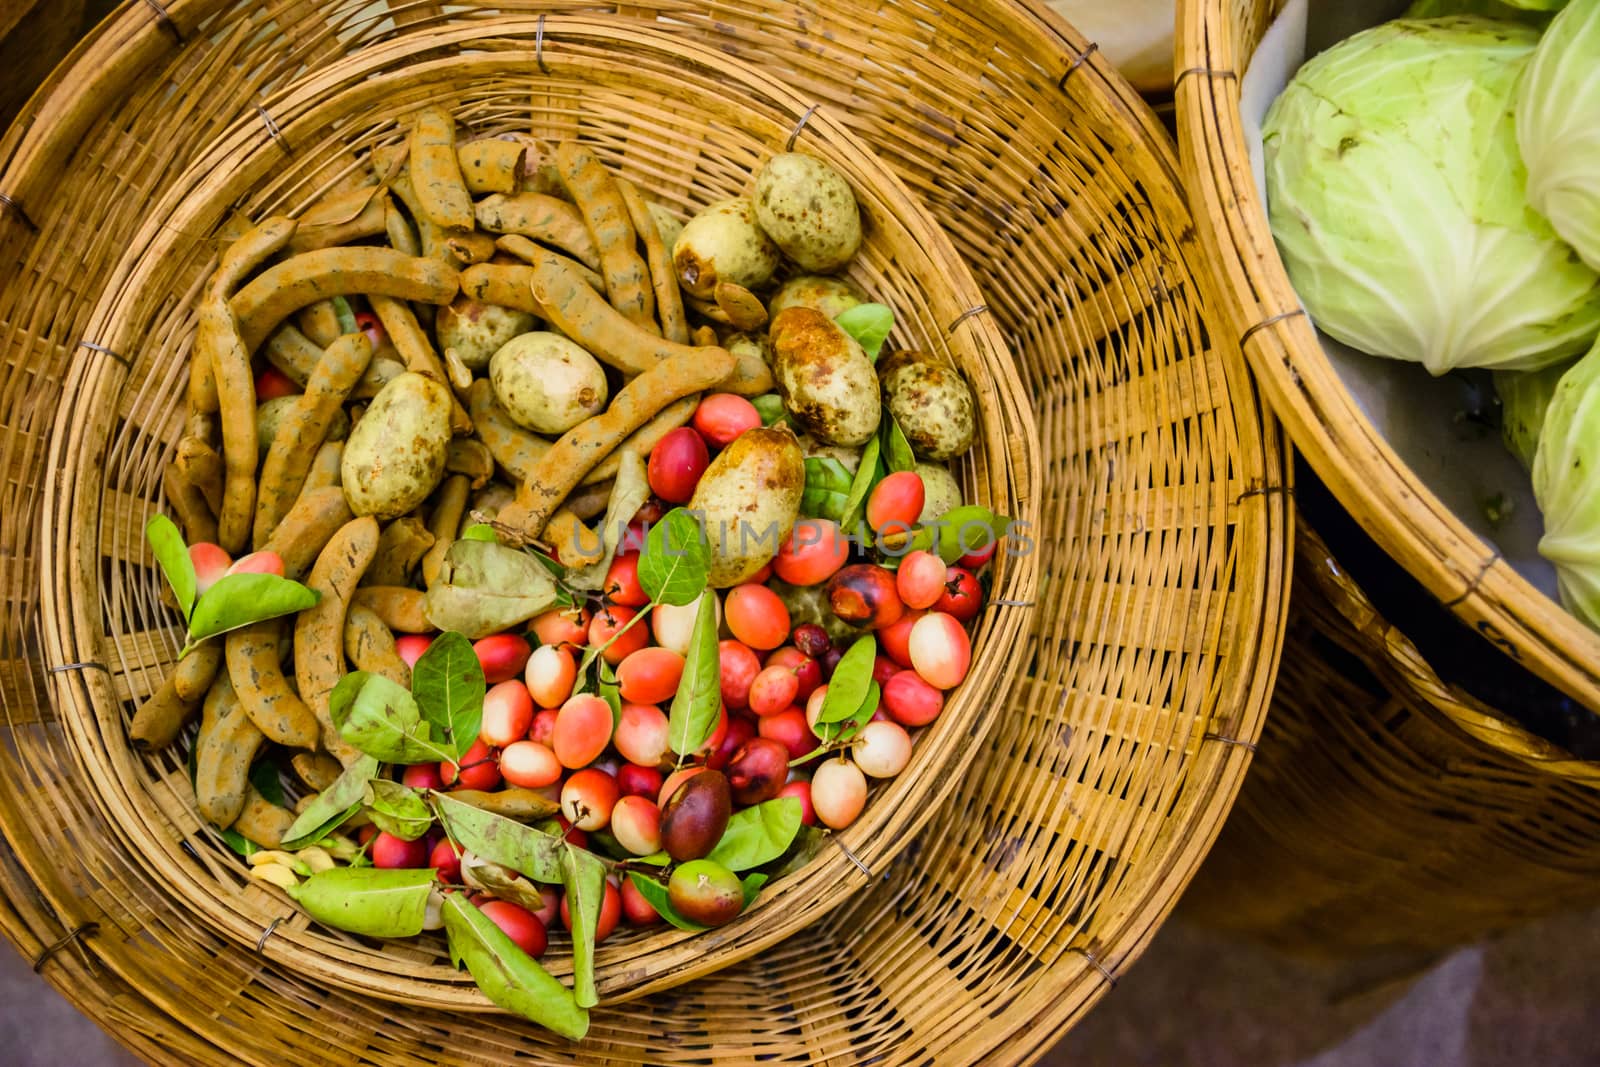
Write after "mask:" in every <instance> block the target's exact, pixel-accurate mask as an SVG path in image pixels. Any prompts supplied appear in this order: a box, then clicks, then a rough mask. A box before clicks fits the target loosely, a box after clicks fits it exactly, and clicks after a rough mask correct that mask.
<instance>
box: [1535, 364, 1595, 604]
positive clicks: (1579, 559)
mask: <svg viewBox="0 0 1600 1067" xmlns="http://www.w3.org/2000/svg"><path fill="white" fill-rule="evenodd" d="M1533 497H1534V499H1535V500H1537V501H1538V502H1539V510H1540V511H1542V512H1543V513H1544V536H1543V537H1542V538H1540V539H1539V553H1540V554H1541V555H1542V556H1544V557H1545V558H1546V559H1548V560H1549V561H1550V562H1551V563H1554V564H1555V566H1556V582H1557V584H1558V586H1559V587H1560V590H1561V602H1562V603H1563V604H1565V605H1566V608H1567V610H1568V611H1570V612H1572V614H1574V615H1576V616H1578V618H1580V619H1582V620H1583V621H1584V622H1586V623H1588V624H1589V626H1591V627H1593V628H1594V629H1597V630H1600V344H1597V345H1596V346H1595V347H1594V348H1593V349H1592V350H1591V351H1590V352H1589V354H1588V355H1586V356H1584V357H1583V358H1582V359H1580V360H1578V362H1576V363H1574V364H1573V365H1572V369H1571V370H1569V371H1567V373H1566V374H1563V375H1562V376H1561V382H1560V383H1559V384H1558V385H1557V386H1556V392H1555V396H1554V397H1552V398H1551V400H1550V407H1549V408H1548V409H1547V410H1546V411H1545V416H1544V428H1543V430H1542V431H1541V432H1540V434H1539V450H1538V452H1537V453H1535V455H1534V457H1533Z"/></svg>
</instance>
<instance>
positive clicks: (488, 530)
mask: <svg viewBox="0 0 1600 1067" xmlns="http://www.w3.org/2000/svg"><path fill="white" fill-rule="evenodd" d="M461 540H463V541H488V542H490V543H491V544H494V543H497V542H498V541H499V540H500V539H499V537H498V536H496V534H495V532H494V527H493V526H490V525H489V524H488V523H486V522H475V523H473V524H472V525H471V526H468V527H467V528H466V529H465V530H462V531H461Z"/></svg>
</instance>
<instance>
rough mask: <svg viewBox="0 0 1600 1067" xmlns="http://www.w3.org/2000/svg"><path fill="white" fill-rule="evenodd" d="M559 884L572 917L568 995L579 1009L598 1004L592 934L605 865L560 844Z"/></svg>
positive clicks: (568, 912) (575, 848) (598, 908)
mask: <svg viewBox="0 0 1600 1067" xmlns="http://www.w3.org/2000/svg"><path fill="white" fill-rule="evenodd" d="M563 845H564V846H565V847H563V848H562V850H561V884H562V885H563V886H564V887H565V888H566V892H567V914H568V915H570V916H572V994H573V996H574V997H575V998H576V999H577V1001H578V1004H579V1006H580V1007H585V1008H592V1007H594V1005H595V1004H596V1003H597V1002H598V1001H599V999H600V998H599V996H598V995H597V994H596V993H595V988H594V934H595V927H596V926H597V925H599V922H600V902H601V901H602V900H603V899H604V898H605V892H606V865H605V864H604V863H602V862H601V861H600V857H599V856H596V855H593V854H592V853H589V852H585V851H584V850H583V849H581V848H577V847H575V846H573V845H570V844H566V843H565V842H563Z"/></svg>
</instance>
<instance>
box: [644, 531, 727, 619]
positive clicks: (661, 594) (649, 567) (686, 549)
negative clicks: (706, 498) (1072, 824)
mask: <svg viewBox="0 0 1600 1067" xmlns="http://www.w3.org/2000/svg"><path fill="white" fill-rule="evenodd" d="M710 566H711V549H710V547H709V546H708V545H707V543H706V538H705V531H704V530H702V529H701V528H700V523H699V522H697V521H696V520H695V517H694V516H693V515H692V514H690V513H689V512H688V511H686V510H684V509H683V508H673V509H672V510H671V511H669V512H667V513H666V514H665V515H663V516H662V517H661V521H660V522H658V523H656V524H655V525H654V526H652V527H651V528H650V534H649V536H648V537H646V538H645V545H644V551H643V552H641V553H640V554H639V585H640V586H641V587H643V589H644V591H645V593H646V594H647V595H648V596H649V597H650V599H651V600H653V601H654V602H656V603H657V604H672V605H673V606H675V607H682V606H683V605H685V604H692V603H693V602H694V599H695V598H696V597H698V596H699V595H700V592H701V590H703V589H704V588H705V587H706V574H707V572H708V571H709V569H710Z"/></svg>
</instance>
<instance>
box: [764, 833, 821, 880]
mask: <svg viewBox="0 0 1600 1067" xmlns="http://www.w3.org/2000/svg"><path fill="white" fill-rule="evenodd" d="M827 840H828V835H827V833H826V832H824V831H823V830H822V829H820V828H819V827H816V826H802V827H800V831H799V832H798V833H796V834H795V835H794V841H793V842H792V843H790V845H789V848H788V850H787V851H786V852H784V854H783V856H782V857H780V858H779V860H778V861H777V862H776V863H773V864H772V865H771V866H770V868H769V873H770V874H771V876H772V878H774V879H777V878H782V877H784V876H785V875H789V874H793V873H794V872H795V871H798V870H799V869H800V868H802V867H804V866H805V865H806V864H808V863H810V862H811V861H812V860H814V859H816V858H817V853H819V852H821V851H822V846H823V845H824V844H826V843H827Z"/></svg>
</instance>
